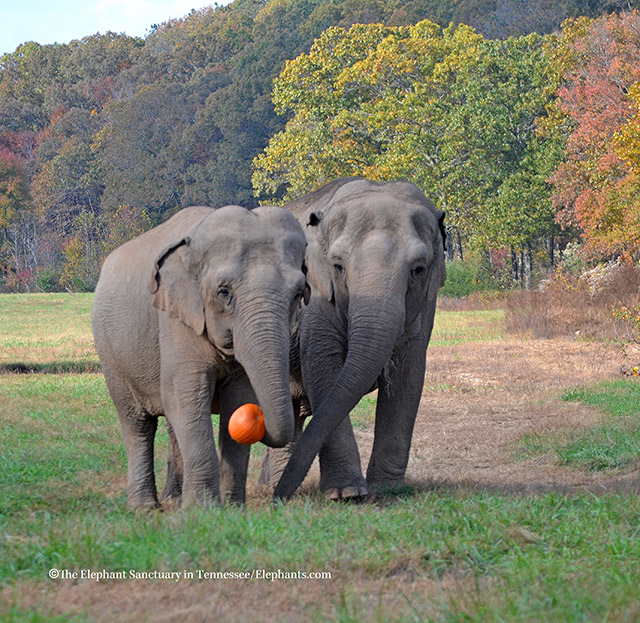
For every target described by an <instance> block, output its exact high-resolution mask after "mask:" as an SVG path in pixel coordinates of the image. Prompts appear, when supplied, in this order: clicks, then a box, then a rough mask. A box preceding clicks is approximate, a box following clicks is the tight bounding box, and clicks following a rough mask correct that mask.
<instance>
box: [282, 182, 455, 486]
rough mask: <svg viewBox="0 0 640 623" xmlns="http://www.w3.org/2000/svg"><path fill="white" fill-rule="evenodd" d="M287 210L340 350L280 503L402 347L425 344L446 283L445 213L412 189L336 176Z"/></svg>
mask: <svg viewBox="0 0 640 623" xmlns="http://www.w3.org/2000/svg"><path fill="white" fill-rule="evenodd" d="M286 207H287V208H288V209H290V210H291V211H292V212H293V213H294V214H296V216H297V217H298V219H299V220H301V222H306V228H305V232H306V235H307V242H308V246H307V260H306V261H307V266H308V278H309V281H310V282H311V285H312V287H313V289H314V297H316V296H321V297H324V299H325V301H326V303H328V304H329V305H330V306H331V307H332V309H333V313H335V315H336V317H337V318H338V323H339V324H340V325H341V326H342V327H343V330H344V337H345V340H346V343H347V353H346V358H345V360H344V365H343V367H342V370H341V371H340V373H339V374H338V375H337V378H336V380H335V382H334V384H333V386H332V387H331V389H330V390H329V391H328V393H327V394H326V397H325V398H324V400H323V401H322V403H321V404H320V406H319V407H316V406H315V405H314V413H313V418H312V420H311V422H310V423H309V425H308V426H307V428H306V429H305V432H304V433H303V435H302V437H301V438H300V441H299V442H298V444H297V446H296V447H295V449H294V451H293V454H292V457H291V460H290V462H289V464H288V466H287V468H286V469H285V472H284V474H283V476H282V478H281V480H280V482H279V484H278V486H277V487H276V490H275V495H276V497H280V498H287V497H289V496H290V495H291V494H292V493H293V492H294V491H295V489H296V488H297V487H298V486H299V484H300V483H301V482H302V480H303V478H304V476H305V475H306V472H307V470H308V468H309V466H310V465H311V462H312V461H313V458H314V457H315V455H316V454H317V453H318V452H319V450H320V448H321V446H322V445H323V443H324V442H325V440H326V439H327V437H328V435H329V434H330V433H331V431H332V430H333V429H335V427H336V426H337V425H338V424H339V423H340V422H341V421H342V419H344V418H345V417H347V415H348V414H349V412H350V411H351V409H353V407H354V406H355V405H356V404H357V402H358V401H359V400H360V398H361V397H362V396H363V395H364V394H366V393H367V392H369V391H370V390H371V388H372V387H373V386H375V384H376V382H377V381H378V379H379V378H381V375H382V373H383V371H384V370H385V367H387V366H388V365H393V361H394V353H395V354H396V356H397V354H398V352H399V351H400V350H401V349H402V348H401V345H402V344H406V343H407V341H409V340H412V339H422V340H424V341H425V347H424V348H426V342H428V339H429V336H430V332H431V328H432V326H433V318H434V312H435V306H436V297H437V292H438V289H439V288H440V287H441V286H442V285H443V283H444V279H445V266H444V252H443V246H444V228H443V217H444V213H443V212H441V211H439V210H436V209H435V208H434V206H433V205H432V203H431V202H430V201H429V200H428V199H427V198H426V197H425V195H424V194H423V193H422V192H421V191H420V190H419V189H418V188H417V187H416V186H414V185H413V184H410V183H408V182H403V181H398V182H388V183H376V182H371V181H367V180H362V179H347V180H341V181H338V182H336V183H334V184H333V185H330V186H329V187H327V188H326V189H325V190H321V191H320V192H319V194H318V195H317V196H316V197H315V198H314V197H313V194H312V195H309V196H307V197H306V198H304V199H303V200H301V201H299V202H298V203H296V202H294V203H293V204H291V205H290V206H286ZM425 336H426V337H425ZM422 352H423V354H424V350H423V351H422ZM302 360H303V366H304V362H305V354H304V351H303V353H302ZM423 361H424V358H423ZM303 372H304V367H303ZM414 417H415V413H414Z"/></svg>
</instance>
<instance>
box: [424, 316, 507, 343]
mask: <svg viewBox="0 0 640 623" xmlns="http://www.w3.org/2000/svg"><path fill="white" fill-rule="evenodd" d="M503 335H504V310H503V309H491V310H482V311H438V312H437V313H436V318H435V322H434V325H433V333H432V336H431V345H432V346H456V345H458V344H467V343H469V342H486V341H489V340H499V339H502V337H503Z"/></svg>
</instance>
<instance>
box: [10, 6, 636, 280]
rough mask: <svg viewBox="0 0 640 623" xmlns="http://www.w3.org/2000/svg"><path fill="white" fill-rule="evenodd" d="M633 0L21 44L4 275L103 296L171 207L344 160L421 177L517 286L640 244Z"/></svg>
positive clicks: (227, 195)
mask: <svg viewBox="0 0 640 623" xmlns="http://www.w3.org/2000/svg"><path fill="white" fill-rule="evenodd" d="M622 4H624V7H622ZM632 5H634V2H625V3H613V4H612V3H611V2H610V1H609V0H607V1H604V0H603V1H599V0H588V1H587V0H559V1H558V2H550V0H531V1H530V2H527V3H526V11H524V10H522V2H520V0H501V1H500V2H494V1H493V0H456V1H455V2H453V1H452V0H411V1H410V2H406V1H405V0H388V1H387V0H385V2H381V1H379V0H268V1H267V2H265V1H264V0H234V1H233V2H231V3H230V4H229V5H226V6H224V7H220V6H212V7H208V8H204V9H200V10H197V11H192V12H191V13H190V14H189V15H188V16H185V17H184V18H182V19H174V20H171V21H169V22H167V23H164V24H161V25H158V26H156V27H154V28H153V30H152V32H151V33H150V34H149V35H148V36H147V37H146V38H145V39H140V38H132V37H128V36H126V35H116V34H114V33H106V34H105V35H99V34H98V35H91V36H88V37H85V38H83V39H82V40H79V41H72V42H71V43H69V44H65V45H58V44H56V45H39V44H37V43H25V44H23V45H21V46H19V47H18V48H17V49H16V50H15V52H13V53H11V54H6V55H4V56H3V57H2V58H0V291H2V290H33V289H44V290H49V289H60V288H66V289H69V290H90V289H92V287H93V286H94V285H95V283H96V280H97V276H98V271H99V269H100V265H101V262H102V261H103V259H104V257H105V255H106V254H107V253H108V252H109V251H110V250H111V249H113V248H114V246H117V245H118V244H121V243H122V242H124V241H125V240H126V239H127V238H129V237H131V236H133V235H135V234H137V233H140V232H141V231H144V230H145V229H147V228H149V227H151V226H153V225H155V224H158V223H161V222H163V221H164V220H165V219H166V218H168V217H169V216H171V215H172V214H173V213H175V211H176V210H179V209H181V208H184V207H186V206H188V205H194V204H201V205H211V206H221V205H225V204H228V203H236V204H240V205H246V206H255V205H257V204H258V203H259V202H260V201H263V202H264V201H269V202H282V201H284V200H285V199H286V198H289V197H294V196H298V195H300V194H302V193H304V192H306V191H308V190H311V189H312V188H315V187H317V186H319V185H321V184H322V183H324V182H326V181H328V180H330V179H332V178H334V177H337V176H341V175H362V176H366V177H369V178H372V179H376V180H385V179H393V178H398V177H403V178H407V179H410V180H412V181H413V182H415V183H416V184H417V185H419V186H420V187H421V188H422V189H423V190H425V192H426V193H427V194H428V195H429V196H430V197H431V198H432V199H433V200H434V202H435V203H436V204H437V205H438V207H440V208H442V209H444V210H446V212H447V224H448V227H449V233H450V237H449V239H450V241H451V242H452V245H450V247H449V249H450V253H451V254H453V253H454V251H453V249H454V248H455V249H456V253H457V255H458V256H463V255H464V253H463V251H464V252H465V253H466V250H467V249H471V250H473V251H474V252H475V256H476V257H482V258H488V259H487V261H489V262H490V263H491V264H492V266H493V268H494V269H495V268H496V264H495V262H493V259H492V258H495V257H498V256H500V257H509V258H511V265H512V267H511V269H512V271H515V272H514V274H513V277H514V278H517V279H520V280H522V273H523V270H524V271H525V272H526V266H528V267H529V268H531V265H532V262H533V261H536V262H537V263H538V265H540V266H543V267H545V268H550V267H552V265H553V263H554V262H555V261H556V260H557V258H558V257H559V256H560V255H561V251H562V249H563V248H564V247H565V246H566V245H567V243H569V242H572V241H576V240H580V241H581V242H582V243H583V246H584V249H586V251H587V252H588V253H589V254H590V257H591V258H593V259H596V260H597V259H601V258H607V259H608V258H610V257H611V256H614V257H617V256H622V257H623V258H626V259H627V260H637V259H638V258H639V257H640V206H639V205H638V201H639V200H638V197H639V196H640V193H639V192H638V191H639V190H640V17H639V14H638V13H637V12H636V11H629V12H626V13H621V14H611V15H602V16H600V17H597V16H598V15H600V14H602V13H603V12H604V11H608V10H611V9H612V8H627V9H629V8H630V7H631V6H632ZM584 14H588V17H579V16H580V15H584ZM566 18H570V19H566ZM563 20H564V23H562V22H563ZM561 24H562V26H561ZM514 267H515V268H514ZM521 267H525V269H523V270H521ZM507 270H508V269H507ZM515 273H519V276H517V275H516V274H515ZM529 273H530V271H529ZM530 281H531V280H530V279H529V280H527V279H524V280H522V283H525V284H528V283H530Z"/></svg>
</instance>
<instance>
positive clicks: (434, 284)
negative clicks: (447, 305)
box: [427, 210, 447, 302]
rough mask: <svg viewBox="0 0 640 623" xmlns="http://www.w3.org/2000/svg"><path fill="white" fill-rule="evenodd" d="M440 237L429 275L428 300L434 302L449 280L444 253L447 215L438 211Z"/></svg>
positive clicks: (435, 241)
mask: <svg viewBox="0 0 640 623" xmlns="http://www.w3.org/2000/svg"><path fill="white" fill-rule="evenodd" d="M437 212H438V234H439V235H438V236H437V237H436V239H435V240H434V253H435V257H434V260H433V266H432V267H431V274H430V275H429V284H428V286H427V300H428V301H431V302H434V301H435V300H436V298H437V296H438V290H439V289H440V288H441V287H442V286H443V285H444V282H445V280H446V278H447V269H446V268H445V263H444V253H445V249H446V240H447V238H446V236H447V235H446V229H445V225H444V217H445V213H444V212H443V211H442V210H438V211H437Z"/></svg>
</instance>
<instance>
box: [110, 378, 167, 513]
mask: <svg viewBox="0 0 640 623" xmlns="http://www.w3.org/2000/svg"><path fill="white" fill-rule="evenodd" d="M107 385H108V387H109V392H110V393H111V396H112V397H113V402H114V404H115V407H116V411H117V412H118V419H119V420H120V426H121V428H122V437H123V439H124V445H125V449H126V453H127V504H128V506H130V507H131V508H157V507H158V494H157V491H156V479H155V473H154V465H153V442H154V439H155V434H156V429H157V426H158V418H157V417H156V416H153V415H149V414H148V413H147V412H146V411H144V410H143V408H142V407H141V406H140V401H139V400H137V399H136V397H135V396H133V395H132V394H131V391H130V389H129V388H128V384H127V383H126V382H124V381H123V382H120V381H119V380H118V379H114V378H113V377H111V378H109V379H108V380H107Z"/></svg>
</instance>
